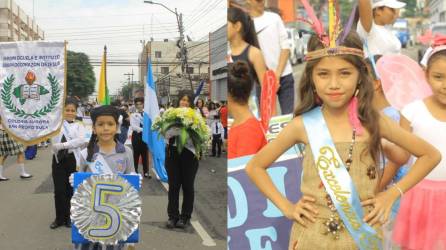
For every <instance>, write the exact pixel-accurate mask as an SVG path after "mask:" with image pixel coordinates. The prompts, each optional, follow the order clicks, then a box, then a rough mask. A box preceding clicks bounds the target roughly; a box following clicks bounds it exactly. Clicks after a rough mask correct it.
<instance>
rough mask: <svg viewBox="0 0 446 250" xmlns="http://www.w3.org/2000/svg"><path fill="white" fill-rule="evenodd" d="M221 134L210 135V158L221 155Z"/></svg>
mask: <svg viewBox="0 0 446 250" xmlns="http://www.w3.org/2000/svg"><path fill="white" fill-rule="evenodd" d="M221 144H222V140H221V134H217V135H212V156H218V157H220V155H221Z"/></svg>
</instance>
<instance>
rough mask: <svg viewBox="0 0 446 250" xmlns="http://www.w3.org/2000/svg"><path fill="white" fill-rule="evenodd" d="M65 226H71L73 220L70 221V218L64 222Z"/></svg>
mask: <svg viewBox="0 0 446 250" xmlns="http://www.w3.org/2000/svg"><path fill="white" fill-rule="evenodd" d="M64 226H65V227H68V228H71V221H70V220H68V221H66V222H65V223H64Z"/></svg>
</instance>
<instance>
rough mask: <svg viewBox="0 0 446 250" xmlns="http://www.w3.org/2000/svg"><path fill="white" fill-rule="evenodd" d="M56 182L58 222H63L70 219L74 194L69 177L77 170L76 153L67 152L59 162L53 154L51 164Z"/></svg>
mask: <svg viewBox="0 0 446 250" xmlns="http://www.w3.org/2000/svg"><path fill="white" fill-rule="evenodd" d="M51 168H52V176H53V183H54V205H55V207H56V222H57V223H59V224H63V223H66V222H69V221H70V207H71V205H70V201H71V197H72V196H73V187H71V185H70V182H69V180H68V179H69V177H70V175H71V174H72V173H74V172H76V158H75V157H74V154H67V155H65V157H63V158H62V159H59V163H56V158H55V157H54V156H53V163H52V165H51Z"/></svg>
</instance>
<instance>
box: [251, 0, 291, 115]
mask: <svg viewBox="0 0 446 250" xmlns="http://www.w3.org/2000/svg"><path fill="white" fill-rule="evenodd" d="M246 3H247V5H248V7H249V15H250V16H251V17H252V19H253V21H254V25H255V29H256V33H257V38H258V40H259V44H260V49H261V50H262V54H263V57H264V59H265V62H266V65H267V66H268V69H271V70H273V71H274V73H275V74H276V78H277V83H280V88H279V90H278V91H277V95H278V97H279V103H280V110H281V111H282V114H290V113H292V112H293V109H294V78H293V69H292V68H291V64H290V62H289V60H288V59H289V57H290V49H291V40H290V39H288V34H287V32H286V30H285V25H284V24H283V21H282V19H281V18H280V16H279V15H277V14H276V13H272V12H268V11H265V0H246ZM258 96H260V95H258Z"/></svg>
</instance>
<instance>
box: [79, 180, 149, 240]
mask: <svg viewBox="0 0 446 250" xmlns="http://www.w3.org/2000/svg"><path fill="white" fill-rule="evenodd" d="M74 189H75V191H74V194H73V198H72V199H71V221H72V222H73V226H72V241H73V243H87V242H89V241H90V242H99V243H101V244H106V245H115V244H117V243H118V242H119V243H127V242H129V243H135V242H138V238H139V230H138V227H139V221H140V217H141V199H140V197H139V194H138V192H139V189H140V187H139V177H138V176H136V175H95V174H92V173H76V174H75V175H74Z"/></svg>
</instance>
